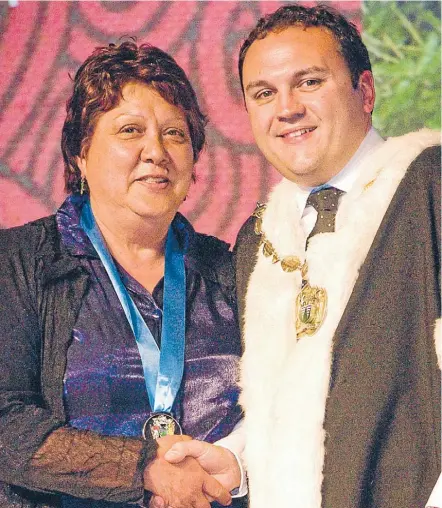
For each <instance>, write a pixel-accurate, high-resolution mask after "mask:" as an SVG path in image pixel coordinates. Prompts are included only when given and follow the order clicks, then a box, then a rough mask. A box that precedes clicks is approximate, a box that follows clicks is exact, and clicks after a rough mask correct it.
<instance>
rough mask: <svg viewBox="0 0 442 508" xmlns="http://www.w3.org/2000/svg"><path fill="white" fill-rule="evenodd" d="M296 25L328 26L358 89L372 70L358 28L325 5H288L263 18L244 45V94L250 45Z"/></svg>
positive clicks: (354, 86) (242, 59)
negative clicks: (364, 75)
mask: <svg viewBox="0 0 442 508" xmlns="http://www.w3.org/2000/svg"><path fill="white" fill-rule="evenodd" d="M293 26H300V27H303V28H309V27H320V28H325V29H327V30H329V31H330V32H331V33H332V34H333V36H334V38H335V39H336V41H337V42H338V44H339V49H340V52H341V54H342V56H343V58H344V60H345V61H346V63H347V66H348V69H349V71H350V74H351V82H352V85H353V88H357V86H358V82H359V76H360V75H361V73H362V72H363V71H365V70H369V71H371V63H370V57H369V56H368V51H367V48H366V47H365V44H364V43H363V42H362V39H361V36H360V35H359V32H358V30H357V28H356V27H355V25H354V24H353V23H350V22H349V21H348V20H347V19H346V18H345V17H344V16H343V15H342V14H340V13H339V12H337V11H336V10H334V9H332V8H330V7H328V6H325V5H318V6H316V7H304V6H302V5H298V4H292V5H286V6H283V7H280V8H279V9H277V10H276V11H275V12H274V13H272V14H268V15H267V16H264V17H262V18H261V19H260V20H259V21H258V23H257V25H256V27H255V28H254V29H253V30H252V31H251V32H250V34H249V36H248V37H247V39H246V40H245V41H244V42H243V44H242V46H241V49H240V51H239V62H238V70H239V79H240V81H241V89H242V91H243V93H244V85H243V64H244V59H245V57H246V54H247V51H248V49H249V48H250V46H251V45H252V44H253V43H254V42H255V41H256V40H257V39H264V38H265V37H266V36H267V35H268V34H269V33H272V32H281V31H283V30H285V29H287V28H290V27H293Z"/></svg>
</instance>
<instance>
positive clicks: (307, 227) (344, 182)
mask: <svg viewBox="0 0 442 508" xmlns="http://www.w3.org/2000/svg"><path fill="white" fill-rule="evenodd" d="M384 141H385V140H384V138H382V136H381V135H380V134H379V133H378V131H377V130H376V129H375V128H374V127H371V129H370V130H369V131H368V133H367V135H366V136H365V138H364V140H363V141H362V143H361V144H360V145H359V148H358V149H357V150H356V152H355V154H354V155H353V157H352V158H351V159H350V160H349V161H348V162H347V164H346V165H345V166H344V167H343V168H342V169H341V171H340V172H339V173H338V174H337V175H335V176H334V177H333V178H331V179H330V180H329V181H328V182H326V183H327V185H330V186H332V187H336V188H337V189H339V190H342V191H344V192H348V191H349V190H350V189H351V188H352V187H353V184H354V183H355V181H356V180H357V178H358V176H359V168H360V165H361V163H362V162H363V161H364V160H365V159H366V158H367V157H369V155H370V153H371V152H372V151H373V150H374V149H375V148H378V147H379V146H380V145H381V144H382V143H384ZM321 187H322V186H321ZM315 188H316V187H301V186H298V189H297V192H296V194H295V199H296V200H297V203H298V208H299V210H303V212H302V216H301V225H302V228H303V230H304V233H305V238H306V239H307V237H308V235H309V234H310V233H311V232H312V230H313V228H314V227H315V224H316V218H317V216H318V212H317V211H316V210H315V209H314V208H313V207H312V206H306V204H307V199H308V197H309V195H310V193H311V191H312V190H313V189H315Z"/></svg>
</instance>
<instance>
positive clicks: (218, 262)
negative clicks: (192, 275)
mask: <svg viewBox="0 0 442 508" xmlns="http://www.w3.org/2000/svg"><path fill="white" fill-rule="evenodd" d="M180 220H181V221H183V222H182V223H184V224H185V227H186V232H187V246H186V265H187V266H188V267H189V268H191V269H193V270H195V271H197V272H199V273H200V274H201V275H202V276H203V277H205V278H208V279H211V280H213V281H215V282H218V283H220V284H222V285H224V286H230V287H233V286H234V285H235V275H234V268H233V255H232V252H231V251H230V250H229V248H230V245H229V244H228V243H226V242H224V241H223V240H220V239H219V238H217V237H215V236H211V235H207V234H204V233H198V232H196V231H195V230H194V229H193V227H192V226H191V225H190V223H189V222H188V221H187V219H185V218H184V217H182V216H181V217H180Z"/></svg>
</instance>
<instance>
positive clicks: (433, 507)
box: [425, 474, 442, 508]
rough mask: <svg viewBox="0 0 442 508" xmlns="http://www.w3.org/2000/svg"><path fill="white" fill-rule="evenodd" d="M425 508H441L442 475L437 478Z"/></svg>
mask: <svg viewBox="0 0 442 508" xmlns="http://www.w3.org/2000/svg"><path fill="white" fill-rule="evenodd" d="M425 508H442V474H441V475H440V476H439V479H438V480H437V482H436V485H435V486H434V489H433V492H432V493H431V496H430V499H429V500H428V502H427V504H426V505H425Z"/></svg>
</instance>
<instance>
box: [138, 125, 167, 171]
mask: <svg viewBox="0 0 442 508" xmlns="http://www.w3.org/2000/svg"><path fill="white" fill-rule="evenodd" d="M143 142H144V145H143V149H142V151H141V154H140V159H141V160H142V161H143V162H150V163H152V164H155V165H157V166H161V165H163V164H165V163H167V162H169V160H170V159H169V154H168V153H167V150H166V148H165V146H164V143H163V140H162V138H161V135H160V134H158V133H151V134H149V133H146V135H145V136H144V137H143Z"/></svg>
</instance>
